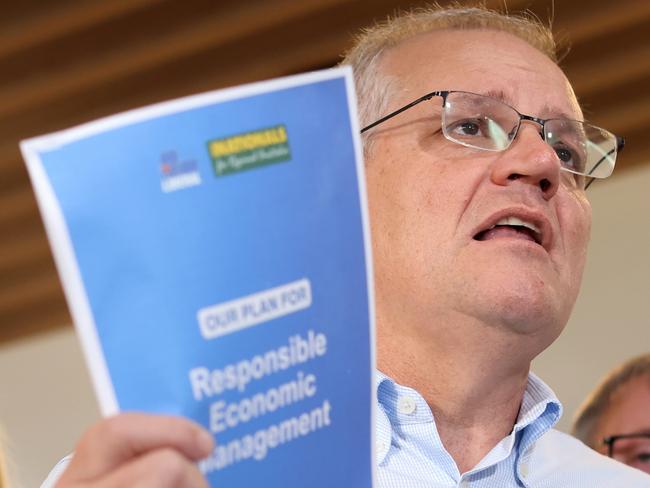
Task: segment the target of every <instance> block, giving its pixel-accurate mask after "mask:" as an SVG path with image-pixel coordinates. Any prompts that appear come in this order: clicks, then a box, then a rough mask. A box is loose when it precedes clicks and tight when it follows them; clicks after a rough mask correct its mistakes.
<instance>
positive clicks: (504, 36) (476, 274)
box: [57, 8, 650, 488]
mask: <svg viewBox="0 0 650 488" xmlns="http://www.w3.org/2000/svg"><path fill="white" fill-rule="evenodd" d="M553 50H554V44H553V41H552V37H551V36H550V33H549V32H548V31H547V30H546V29H545V28H544V27H543V26H540V25H539V24H536V23H531V22H530V21H527V20H522V19H513V18H509V17H505V16H502V15H500V14H497V13H494V12H490V11H488V10H485V9H482V8H474V9H464V8H451V9H441V8H433V9H432V10H430V11H425V12H421V13H418V14H412V15H405V16H402V17H400V18H397V19H393V20H391V21H388V22H387V23H385V24H383V25H380V26H378V27H377V28H375V29H373V30H370V31H368V32H367V33H366V34H365V35H364V36H362V38H361V39H360V41H359V43H358V44H357V46H356V47H355V48H354V49H353V50H352V51H351V52H350V53H349V55H348V57H347V62H349V63H351V64H352V65H353V66H354V67H355V69H356V77H357V82H358V91H359V98H360V113H361V119H362V126H363V125H368V127H367V130H366V131H365V132H364V134H365V135H366V146H365V149H366V151H365V152H366V175H367V188H368V197H369V208H370V215H371V225H372V236H373V253H374V271H375V280H376V282H375V291H376V323H377V339H378V345H377V360H378V368H379V371H380V373H378V379H377V384H378V386H377V395H378V399H379V406H378V425H377V440H378V446H377V448H378V477H377V478H378V486H379V487H382V488H389V487H396V488H397V487H399V488H409V487H413V488H415V487H431V486H472V487H509V486H512V487H515V486H527V487H569V486H570V487H578V486H584V487H589V488H593V487H598V486H602V487H608V488H610V487H614V486H620V487H625V488H630V487H642V486H645V487H648V486H650V478H648V477H646V476H645V475H644V474H642V473H640V472H638V471H634V470H632V469H629V468H627V467H625V466H623V465H622V464H619V463H616V462H614V461H612V460H610V459H607V458H606V457H604V456H600V455H598V454H596V453H595V452H593V451H591V450H590V449H587V448H586V447H585V446H584V445H583V444H581V443H579V442H578V441H576V440H574V439H572V438H571V437H569V436H566V435H563V434H561V433H559V432H557V431H554V430H552V429H551V428H552V426H553V425H554V424H555V423H556V422H557V420H558V418H559V416H560V414H561V406H560V404H559V402H558V400H557V399H556V398H555V396H554V395H553V393H552V392H551V390H550V389H549V388H548V387H547V386H545V385H544V384H543V383H542V382H541V380H539V379H538V378H536V377H535V376H532V375H529V368H530V362H531V360H532V359H533V358H534V357H535V356H536V355H537V354H539V353H540V352H541V351H543V350H544V349H545V348H546V347H547V346H548V345H549V344H551V343H552V342H553V340H554V339H555V338H556V337H557V336H558V335H559V333H560V332H561V330H562V328H563V327H564V325H565V324H566V322H567V320H568V318H569V314H570V312H571V308H572V307H573V304H574V301H575V299H576V296H577V293H578V288H579V285H580V280H581V276H582V271H583V267H584V262H585V254H586V246H587V241H588V239H589V231H590V222H591V208H590V205H589V201H588V199H587V196H586V193H585V180H586V179H588V178H586V177H585V175H589V176H601V177H602V176H607V175H608V174H609V172H611V169H612V167H613V160H614V158H615V155H616V149H617V139H616V137H615V136H613V135H612V134H610V133H608V132H606V131H601V130H599V129H596V128H592V127H590V126H588V125H585V124H582V123H580V122H572V120H583V117H582V113H581V111H580V107H579V105H578V103H577V101H576V98H575V95H574V94H573V91H572V89H571V85H570V84H569V82H568V81H567V79H566V77H565V76H564V74H563V73H562V71H561V70H560V69H559V68H558V67H557V65H556V63H555V62H554V61H553V60H552V57H554V53H553ZM549 56H551V57H549ZM434 90H452V91H440V92H435V93H432V92H433V91H434ZM424 95H427V96H424ZM443 101H444V103H443ZM512 107H515V108H516V110H517V111H519V112H521V114H530V115H525V116H522V115H520V114H519V113H518V112H517V111H515V110H514V109H513V108H512ZM542 119H544V120H542ZM546 119H549V120H548V121H547V120H546ZM374 122H377V123H374ZM540 135H541V136H542V137H540ZM586 142H588V143H589V144H588V145H586ZM209 450H210V441H209V438H208V437H207V436H206V435H205V434H204V433H202V432H201V431H200V430H199V429H198V428H197V427H196V426H193V425H191V424H189V423H188V422H186V421H183V420H180V419H174V418H167V417H165V418H160V417H150V416H143V415H135V414H129V415H122V416H119V417H117V418H114V419H109V420H106V421H103V422H101V423H99V424H98V425H97V426H95V427H94V428H93V429H91V430H90V432H88V433H87V434H86V435H85V436H84V437H83V438H82V440H81V442H80V444H79V445H78V447H77V450H76V453H75V456H74V458H73V459H72V461H71V462H70V464H69V467H68V469H67V470H66V471H65V473H64V474H63V476H62V478H61V482H60V484H59V485H57V486H59V487H61V488H64V487H66V488H72V487H80V486H84V487H85V486H101V487H109V486H132V485H135V484H136V481H137V482H141V483H142V486H156V487H161V486H164V487H167V486H169V487H172V486H202V485H201V484H200V476H199V473H198V471H197V470H196V468H195V467H194V464H193V461H196V460H197V459H199V458H200V457H202V456H205V455H207V454H208V452H209ZM93 483H96V484H93ZM346 488H348V487H346Z"/></svg>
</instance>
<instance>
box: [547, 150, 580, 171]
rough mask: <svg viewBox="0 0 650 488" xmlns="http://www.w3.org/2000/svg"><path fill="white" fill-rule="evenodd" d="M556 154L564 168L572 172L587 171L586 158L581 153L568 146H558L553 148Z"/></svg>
mask: <svg viewBox="0 0 650 488" xmlns="http://www.w3.org/2000/svg"><path fill="white" fill-rule="evenodd" d="M553 150H554V151H555V154H557V157H558V158H559V159H560V162H561V163H562V166H564V167H565V168H566V169H569V170H571V171H577V172H579V173H583V172H584V171H585V158H584V157H583V156H582V155H581V153H580V152H578V151H576V150H575V149H573V148H571V147H569V146H567V145H566V144H557V145H555V146H554V147H553Z"/></svg>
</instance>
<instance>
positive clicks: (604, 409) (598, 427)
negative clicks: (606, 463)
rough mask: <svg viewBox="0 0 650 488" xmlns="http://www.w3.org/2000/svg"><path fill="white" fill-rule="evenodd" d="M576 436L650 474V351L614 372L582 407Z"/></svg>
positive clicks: (598, 449) (575, 424) (589, 444)
mask: <svg viewBox="0 0 650 488" xmlns="http://www.w3.org/2000/svg"><path fill="white" fill-rule="evenodd" d="M573 435H575V436H576V437H577V438H578V439H580V440H581V441H582V442H584V443H585V444H587V445H588V446H589V447H591V448H592V449H595V450H597V451H599V452H601V453H603V454H607V455H608V456H609V457H612V458H614V459H616V460H618V461H621V462H623V463H625V464H627V465H629V466H632V467H634V468H637V469H640V470H642V471H645V472H646V473H648V474H650V354H644V355H642V356H639V357H636V358H633V359H630V360H629V361H627V362H626V363H624V364H622V365H621V366H619V367H618V368H616V369H614V370H613V371H611V372H610V373H609V374H608V375H607V376H606V377H605V378H604V379H603V380H602V382H601V383H600V384H599V385H598V386H597V387H596V389H595V390H594V391H593V392H592V393H591V395H589V397H588V398H587V399H586V400H585V403H584V404H583V405H582V406H581V407H580V409H579V411H578V413H577V415H576V418H575V421H574V423H573Z"/></svg>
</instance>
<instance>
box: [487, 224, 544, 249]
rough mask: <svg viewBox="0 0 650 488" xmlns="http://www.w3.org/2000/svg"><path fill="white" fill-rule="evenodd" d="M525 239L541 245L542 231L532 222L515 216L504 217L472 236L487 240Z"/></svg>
mask: <svg viewBox="0 0 650 488" xmlns="http://www.w3.org/2000/svg"><path fill="white" fill-rule="evenodd" d="M506 238H510V239H512V238H515V239H525V240H528V241H532V242H535V243H536V244H539V245H540V246H541V245H542V232H541V230H540V229H539V227H537V226H536V225H535V224H533V223H532V222H527V221H525V220H522V219H520V218H517V217H505V218H502V219H501V220H499V221H498V222H497V223H495V224H494V225H492V226H491V227H489V228H488V229H485V230H482V231H481V232H479V233H478V234H476V235H475V236H474V239H475V240H477V241H488V240H492V239H506Z"/></svg>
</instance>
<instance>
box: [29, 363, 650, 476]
mask: <svg viewBox="0 0 650 488" xmlns="http://www.w3.org/2000/svg"><path fill="white" fill-rule="evenodd" d="M376 381H377V401H378V406H377V410H376V443H377V446H376V447H377V472H376V481H377V483H376V488H438V487H462V488H465V487H467V488H510V487H513V488H514V487H517V488H521V487H524V488H650V476H648V475H646V474H645V473H643V472H642V471H639V470H637V469H633V468H630V467H628V466H625V465H624V464H621V463H618V462H616V461H613V460H612V459H609V458H607V457H605V456H601V455H600V454H598V453H596V452H595V451H593V450H591V449H590V448H588V447H586V446H585V445H584V444H582V443H581V442H580V441H578V440H576V439H574V438H573V437H571V436H568V435H566V434H563V433H561V432H559V431H557V430H554V429H553V428H552V427H553V426H554V425H555V423H556V422H557V421H558V420H559V418H560V416H561V414H562V405H561V404H560V402H559V401H558V399H557V398H556V396H555V394H554V393H553V391H552V390H551V389H550V388H549V387H548V386H546V385H545V384H544V382H543V381H542V380H540V379H539V378H538V377H537V376H535V375H534V374H531V375H530V376H529V378H528V387H527V388H526V392H525V393H524V398H523V401H522V404H521V408H520V410H519V417H518V418H517V422H516V424H515V426H514V428H513V430H512V432H511V433H510V435H508V436H507V437H505V438H504V439H502V440H501V442H499V443H498V444H497V445H496V446H495V447H494V448H493V449H492V450H491V451H490V452H489V453H488V454H487V455H486V456H485V457H484V458H483V459H482V460H481V462H479V463H478V465H477V466H476V467H475V468H474V469H472V470H470V471H468V472H466V473H462V474H461V473H460V472H459V471H458V468H457V466H456V463H455V462H454V460H453V459H452V457H451V456H450V455H449V453H448V452H447V451H446V450H445V448H444V446H443V445H442V442H441V441H440V437H439V435H438V431H437V430H436V423H435V419H434V417H433V415H432V413H431V409H430V408H429V406H428V405H427V403H426V402H425V400H424V398H422V396H421V395H420V394H419V393H418V392H416V391H415V390H413V389H411V388H407V387H405V386H400V385H398V384H397V383H395V382H394V381H393V380H392V379H390V378H388V377H387V376H385V375H383V374H382V373H377V376H376ZM70 458H71V456H68V457H66V458H64V459H63V460H61V462H59V464H57V466H55V468H54V469H53V470H52V472H51V473H50V475H49V476H48V478H47V479H46V480H45V482H44V483H43V484H42V485H41V488H52V487H53V486H54V485H55V483H56V480H57V479H58V478H59V477H60V476H61V474H62V473H63V471H64V470H65V468H66V467H67V465H68V463H69V461H70ZM268 486H275V485H273V483H272V482H271V483H269V485H268ZM337 488H354V487H347V486H346V487H337Z"/></svg>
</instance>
